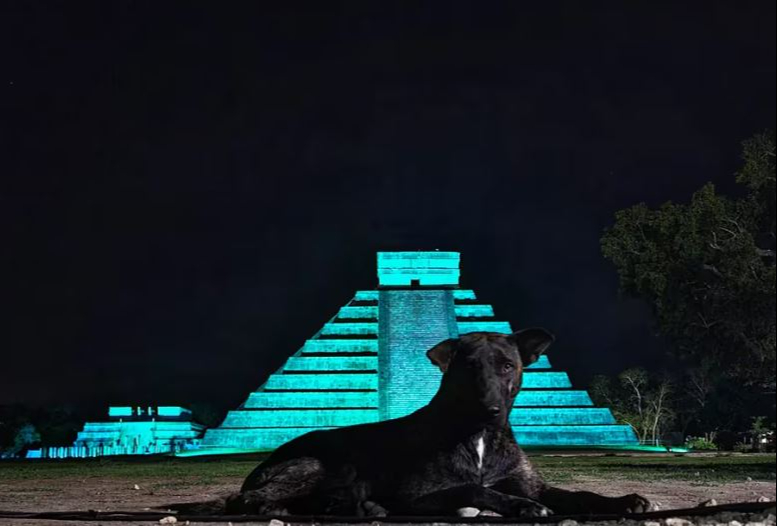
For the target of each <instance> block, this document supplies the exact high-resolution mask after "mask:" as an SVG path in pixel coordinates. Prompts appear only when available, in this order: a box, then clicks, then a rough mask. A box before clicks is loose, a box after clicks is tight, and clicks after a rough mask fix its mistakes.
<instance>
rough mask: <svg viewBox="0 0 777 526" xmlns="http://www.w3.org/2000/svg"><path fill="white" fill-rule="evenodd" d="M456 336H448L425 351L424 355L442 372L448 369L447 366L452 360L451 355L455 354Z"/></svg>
mask: <svg viewBox="0 0 777 526" xmlns="http://www.w3.org/2000/svg"><path fill="white" fill-rule="evenodd" d="M457 342H458V340H457V339H456V338H449V339H447V340H445V341H442V342H440V343H438V344H437V345H435V346H434V347H432V348H431V349H429V350H428V351H426V356H427V357H428V358H429V359H430V360H431V361H432V363H433V364H434V365H436V366H437V367H439V368H440V370H441V371H442V372H445V371H447V370H448V366H449V365H450V364H451V360H453V355H454V354H456V343H457Z"/></svg>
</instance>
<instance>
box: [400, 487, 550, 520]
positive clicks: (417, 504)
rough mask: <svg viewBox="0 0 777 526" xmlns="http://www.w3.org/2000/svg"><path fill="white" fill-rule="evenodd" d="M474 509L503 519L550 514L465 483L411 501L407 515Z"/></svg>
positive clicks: (533, 503)
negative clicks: (497, 515) (492, 513)
mask: <svg viewBox="0 0 777 526" xmlns="http://www.w3.org/2000/svg"><path fill="white" fill-rule="evenodd" d="M465 507H475V508H479V509H481V510H491V511H494V512H496V513H499V514H500V515H504V516H505V517H545V516H547V515H550V514H551V513H552V512H551V511H550V510H549V509H548V508H546V507H545V506H543V505H542V504H540V503H539V502H537V501H534V500H531V499H527V498H523V497H516V496H514V495H507V494H505V493H501V492H499V491H496V490H493V489H491V488H484V487H483V486H479V485H477V484H466V485H464V486H456V487H454V488H448V489H444V490H440V491H435V492H433V493H429V494H427V495H424V496H422V497H419V498H417V499H415V500H413V502H412V504H411V505H410V508H409V510H407V511H408V512H410V513H421V514H424V515H434V514H440V515H452V514H454V513H455V511H456V510H457V509H460V508H465Z"/></svg>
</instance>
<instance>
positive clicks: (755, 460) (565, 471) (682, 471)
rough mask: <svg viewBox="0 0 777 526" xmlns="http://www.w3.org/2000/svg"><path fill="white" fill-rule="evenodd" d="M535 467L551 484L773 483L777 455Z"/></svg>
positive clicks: (550, 461)
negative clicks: (581, 481)
mask: <svg viewBox="0 0 777 526" xmlns="http://www.w3.org/2000/svg"><path fill="white" fill-rule="evenodd" d="M532 461H533V462H534V465H535V466H536V467H537V468H538V469H539V470H540V472H541V473H542V474H543V476H544V477H545V478H546V479H547V480H548V481H549V482H568V481H574V480H576V479H579V478H599V479H605V478H606V479H618V478H622V479H630V480H641V481H652V480H684V481H689V482H692V483H699V484H706V483H720V482H744V481H746V480H748V478H750V479H751V480H758V481H766V482H774V480H775V471H777V470H776V469H775V466H776V465H777V462H775V455H774V454H763V455H726V454H719V455H717V454H704V455H677V456H673V455H639V456H624V455H618V456H612V455H606V456H539V457H533V458H532Z"/></svg>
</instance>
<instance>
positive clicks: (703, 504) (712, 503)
mask: <svg viewBox="0 0 777 526" xmlns="http://www.w3.org/2000/svg"><path fill="white" fill-rule="evenodd" d="M717 505H718V501H716V500H715V499H708V500H705V501H704V502H700V503H698V504H697V505H696V507H697V508H709V507H710V506H717Z"/></svg>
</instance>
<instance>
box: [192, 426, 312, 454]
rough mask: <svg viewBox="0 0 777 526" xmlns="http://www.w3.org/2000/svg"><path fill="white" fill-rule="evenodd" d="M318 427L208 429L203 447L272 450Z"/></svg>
mask: <svg viewBox="0 0 777 526" xmlns="http://www.w3.org/2000/svg"><path fill="white" fill-rule="evenodd" d="M321 429H322V428H320V427H319V428H316V427H278V428H268V429H262V430H261V431H258V432H257V430H256V429H229V428H226V429H222V428H216V429H208V430H207V431H206V432H205V436H204V437H203V439H202V447H217V448H229V449H244V450H255V451H272V450H273V449H277V448H278V447H279V446H281V445H282V444H285V443H286V442H288V441H289V440H291V439H293V438H297V437H298V436H300V435H304V434H305V433H309V432H311V431H319V430H321Z"/></svg>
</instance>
